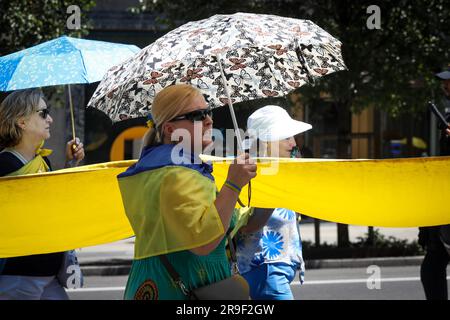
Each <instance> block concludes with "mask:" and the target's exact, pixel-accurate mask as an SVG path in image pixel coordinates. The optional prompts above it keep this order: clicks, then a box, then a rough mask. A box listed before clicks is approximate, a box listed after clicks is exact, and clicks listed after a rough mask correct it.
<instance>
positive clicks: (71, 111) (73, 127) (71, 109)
mask: <svg viewBox="0 0 450 320" xmlns="http://www.w3.org/2000/svg"><path fill="white" fill-rule="evenodd" d="M67 88H68V91H69V106H70V120H71V123H72V137H73V140H74V141H75V118H74V116H73V104H72V92H71V91H70V84H68V85H67ZM73 148H74V149H75V148H76V146H75V144H74V145H73Z"/></svg>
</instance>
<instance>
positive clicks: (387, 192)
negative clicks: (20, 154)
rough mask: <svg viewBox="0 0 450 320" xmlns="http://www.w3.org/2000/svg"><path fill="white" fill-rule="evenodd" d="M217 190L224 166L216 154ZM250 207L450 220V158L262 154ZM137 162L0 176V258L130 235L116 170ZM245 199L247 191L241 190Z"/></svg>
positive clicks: (375, 220)
mask: <svg viewBox="0 0 450 320" xmlns="http://www.w3.org/2000/svg"><path fill="white" fill-rule="evenodd" d="M215 161H216V162H215V163H214V176H215V178H216V183H217V185H218V187H219V188H220V187H221V186H222V184H223V181H224V180H225V177H226V173H227V168H228V164H227V163H223V162H220V161H218V159H215ZM262 161H263V162H261V163H259V164H258V176H257V177H256V178H255V179H253V180H252V199H251V205H252V206H255V207H266V208H274V207H284V208H289V209H292V210H295V211H297V212H300V213H303V214H305V215H308V216H311V217H315V218H319V219H323V220H328V221H333V222H340V223H346V224H352V225H366V226H378V227H418V226H432V225H441V224H450V206H449V205H448V199H449V195H450V157H436V158H410V159H386V160H332V161H329V160H328V161H325V160H321V159H265V160H262ZM134 162H135V161H119V162H109V163H104V164H97V165H89V166H83V167H78V168H73V169H65V170H60V171H55V172H48V173H41V174H32V175H27V176H18V177H4V178H0V215H1V220H0V221H1V222H0V257H12V256H22V255H30V254H38V253H49V252H58V251H64V250H69V249H74V248H81V247H86V246H92V245H98V244H103V243H108V242H112V241H116V240H120V239H124V238H127V237H130V236H132V235H133V230H132V229H131V227H130V224H129V222H128V220H127V218H126V216H125V213H124V209H123V205H122V200H121V196H120V192H119V187H118V182H117V178H116V177H117V175H118V174H119V173H121V172H123V171H125V170H126V168H127V167H128V166H130V165H131V164H133V163H134ZM240 198H241V200H242V201H243V202H244V203H246V202H247V189H244V190H243V191H242V193H241V197H240Z"/></svg>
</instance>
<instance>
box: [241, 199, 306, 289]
mask: <svg viewBox="0 0 450 320" xmlns="http://www.w3.org/2000/svg"><path fill="white" fill-rule="evenodd" d="M236 255H237V260H238V267H239V271H240V272H241V273H246V272H248V271H250V270H251V269H252V267H257V266H260V265H261V264H263V263H283V264H287V265H290V266H292V267H294V268H297V269H299V276H300V282H303V279H304V261H303V254H302V242H301V237H300V232H299V227H298V223H297V213H295V211H292V210H289V209H284V208H276V209H274V210H273V212H272V215H271V216H270V218H269V220H268V221H267V223H266V225H265V226H264V227H263V228H261V229H260V230H259V231H257V232H255V233H250V234H242V233H238V237H237V253H236Z"/></svg>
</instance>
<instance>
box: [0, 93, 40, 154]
mask: <svg viewBox="0 0 450 320" xmlns="http://www.w3.org/2000/svg"><path fill="white" fill-rule="evenodd" d="M40 99H43V100H44V101H45V97H44V94H43V93H42V91H41V90H40V89H26V90H17V91H14V92H12V93H10V94H9V95H8V96H7V97H6V98H5V100H3V102H2V103H1V105H0V149H3V148H9V147H14V146H16V145H18V144H19V143H20V140H22V129H21V128H20V127H19V124H18V123H17V121H18V120H19V119H20V118H23V117H28V116H30V115H31V114H33V112H34V111H36V110H37V109H38V107H39V100H40Z"/></svg>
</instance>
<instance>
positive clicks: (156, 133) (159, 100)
mask: <svg viewBox="0 0 450 320" xmlns="http://www.w3.org/2000/svg"><path fill="white" fill-rule="evenodd" d="M201 95H202V94H201V92H200V91H199V90H198V89H197V88H196V87H193V86H191V85H187V84H176V85H172V86H169V87H166V88H164V89H163V90H161V91H160V92H159V93H158V94H157V95H156V97H155V99H154V100H153V104H152V111H151V114H152V118H153V122H154V127H152V128H150V129H149V130H148V131H147V132H146V133H145V135H144V143H143V147H144V148H145V147H148V146H154V145H158V144H161V143H162V142H163V136H162V132H161V130H162V125H163V124H164V123H166V122H167V121H170V120H172V119H173V118H175V117H176V116H178V115H180V114H182V113H183V110H184V108H185V105H186V103H188V102H190V101H191V100H192V99H194V98H196V97H198V96H201Z"/></svg>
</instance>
